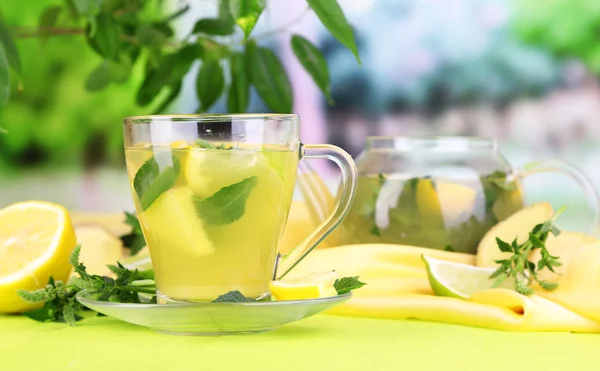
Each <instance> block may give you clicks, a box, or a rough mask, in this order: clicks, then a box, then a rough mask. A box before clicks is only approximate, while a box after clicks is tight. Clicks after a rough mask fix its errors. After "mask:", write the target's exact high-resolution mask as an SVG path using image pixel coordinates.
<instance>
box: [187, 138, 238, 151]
mask: <svg viewBox="0 0 600 371" xmlns="http://www.w3.org/2000/svg"><path fill="white" fill-rule="evenodd" d="M196 147H198V148H205V149H225V150H231V149H233V146H231V145H225V144H219V145H218V146H215V145H214V144H212V143H211V142H209V141H208V140H205V139H200V138H198V139H196Z"/></svg>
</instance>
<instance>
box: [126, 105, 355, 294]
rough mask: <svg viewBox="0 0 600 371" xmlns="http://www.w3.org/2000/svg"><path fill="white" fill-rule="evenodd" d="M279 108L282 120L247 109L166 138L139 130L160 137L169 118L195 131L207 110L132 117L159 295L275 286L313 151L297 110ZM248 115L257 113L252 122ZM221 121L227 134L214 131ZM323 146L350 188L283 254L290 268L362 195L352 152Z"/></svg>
mask: <svg viewBox="0 0 600 371" xmlns="http://www.w3.org/2000/svg"><path fill="white" fill-rule="evenodd" d="M274 116H276V117H279V119H274V120H273V123H269V122H266V120H267V118H269V117H271V116H268V115H267V116H257V117H254V116H247V117H246V120H244V122H242V123H240V124H239V125H238V123H237V122H236V121H235V120H231V121H225V122H223V121H222V120H223V119H222V118H221V117H220V116H218V117H219V118H221V120H217V121H214V117H213V116H210V117H209V118H208V119H207V121H206V122H205V123H204V127H205V128H206V127H208V129H205V130H206V131H205V132H204V133H202V134H204V135H200V134H201V133H198V134H196V137H195V138H192V139H187V140H185V139H179V138H172V139H175V140H167V141H164V140H161V141H160V142H159V141H158V140H150V141H144V140H137V139H148V137H150V138H149V139H153V138H154V134H153V125H152V123H153V122H154V123H156V121H158V124H159V125H161V129H162V128H164V127H165V125H170V126H171V127H172V129H182V128H183V129H187V131H188V132H189V129H190V126H191V128H192V129H193V130H196V127H195V126H196V125H198V123H197V121H198V120H199V118H202V117H204V116H186V118H189V120H190V121H191V122H188V121H187V120H185V119H184V120H183V122H179V121H178V120H176V118H178V116H148V117H141V118H132V119H127V120H126V121H125V137H126V147H125V156H126V160H127V169H128V173H129V179H130V182H131V188H132V190H133V198H134V203H135V206H136V210H137V213H138V216H139V220H140V224H141V227H142V230H143V232H144V237H145V239H146V242H147V245H148V248H149V250H150V255H151V259H152V265H153V267H154V273H155V280H156V287H157V297H158V301H159V303H169V302H195V301H212V300H214V299H216V298H217V297H219V296H220V295H223V294H225V293H228V292H230V291H235V290H237V291H240V292H241V293H242V294H243V295H244V296H246V297H251V298H258V297H261V296H264V295H265V294H268V287H269V282H270V281H271V280H272V279H273V277H274V276H275V273H276V272H275V262H276V260H277V259H276V258H277V254H278V246H279V243H280V241H281V238H282V235H283V230H284V227H285V223H286V221H287V217H288V213H289V210H290V205H291V202H292V196H293V192H294V186H295V182H296V172H297V168H298V161H299V159H300V158H301V157H302V156H305V157H307V158H310V157H311V155H310V154H307V155H304V153H303V152H304V149H303V148H302V146H301V145H300V143H299V141H298V139H297V130H295V128H296V126H297V124H298V122H297V118H296V117H295V116H293V115H274ZM227 117H231V116H227ZM164 120H166V121H167V122H164ZM200 121H202V120H200ZM247 121H251V122H252V121H255V123H254V125H253V126H248V124H247ZM286 122H287V125H286ZM261 126H262V128H261ZM271 126H272V127H271ZM219 129H220V130H224V131H225V132H226V133H225V135H224V134H223V132H221V133H219V134H218V135H215V134H213V133H214V132H216V131H217V130H219ZM255 129H260V134H261V135H262V136H263V137H262V138H258V139H257V140H256V142H252V141H236V140H235V138H232V137H234V136H235V133H236V132H238V133H239V132H240V131H242V132H243V134H244V135H243V136H244V137H245V133H249V134H252V133H253V131H254V130H255ZM284 129H285V130H284ZM289 129H292V130H289ZM173 131H177V130H172V131H171V132H173ZM182 131H184V130H182ZM156 136H157V137H158V135H156ZM164 136H165V135H164V134H163V135H161V136H160V139H164V138H163V137H164ZM169 136H172V135H167V137H169ZM182 136H184V135H182ZM223 136H225V137H227V140H222V139H223ZM265 136H270V137H274V139H269V140H267V139H265V138H264V137H265ZM188 137H189V134H188ZM277 137H280V140H277ZM210 139H212V140H210ZM215 139H217V140H215ZM218 139H220V140H218ZM273 142H275V143H273ZM307 147H309V146H307ZM314 148H315V149H314V151H315V152H316V155H315V156H314V157H318V158H330V157H331V158H334V157H335V160H336V162H337V163H339V164H340V166H341V167H342V168H343V169H344V174H345V180H344V182H343V183H344V184H345V190H344V191H343V192H342V194H343V197H342V201H341V202H340V205H339V206H338V208H337V210H336V212H335V213H334V215H332V216H331V217H330V218H329V221H328V223H326V224H325V225H324V226H322V227H321V229H320V230H318V231H316V232H315V233H313V234H312V235H311V236H309V238H307V240H306V241H305V243H303V244H302V245H301V246H300V247H299V248H297V249H295V250H293V251H292V253H291V254H290V256H289V259H288V258H287V257H283V259H282V260H281V267H280V268H281V269H282V270H279V273H282V274H283V275H285V274H286V273H287V271H289V269H291V268H292V267H293V266H294V265H295V264H296V263H297V262H299V261H300V260H301V259H302V258H303V257H304V256H305V255H306V254H307V253H308V252H309V251H310V250H312V249H313V248H314V247H315V246H316V245H317V244H318V243H319V242H320V241H321V240H322V239H323V238H325V237H326V236H327V234H329V233H330V232H331V231H332V230H333V228H335V227H337V225H339V223H340V222H341V220H342V219H343V217H344V216H345V215H346V213H347V212H348V209H349V206H350V203H351V199H352V197H353V192H354V187H355V180H356V174H355V173H354V170H355V169H354V167H353V166H354V164H353V163H352V162H351V159H349V156H348V157H346V156H347V154H345V152H343V151H341V150H340V149H337V148H336V147H333V146H314ZM307 149H308V148H307Z"/></svg>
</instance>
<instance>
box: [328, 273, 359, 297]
mask: <svg viewBox="0 0 600 371" xmlns="http://www.w3.org/2000/svg"><path fill="white" fill-rule="evenodd" d="M364 285H366V283H364V282H360V281H359V280H358V276H354V277H342V278H338V279H337V280H335V282H334V283H333V287H334V288H335V291H337V293H338V295H342V294H346V293H349V292H350V291H352V290H356V289H360V288H361V287H363V286H364Z"/></svg>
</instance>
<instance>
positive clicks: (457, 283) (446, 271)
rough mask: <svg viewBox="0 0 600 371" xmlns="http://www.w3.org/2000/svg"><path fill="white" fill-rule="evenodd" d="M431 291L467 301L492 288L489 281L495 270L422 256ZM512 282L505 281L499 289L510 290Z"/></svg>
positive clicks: (491, 283) (491, 281)
mask: <svg viewBox="0 0 600 371" xmlns="http://www.w3.org/2000/svg"><path fill="white" fill-rule="evenodd" d="M423 261H424V262H425V266H426V267H427V276H428V277H429V284H430V285H431V289H432V290H433V292H435V294H436V295H437V296H450V297H453V298H459V299H468V298H470V297H471V296H472V295H473V294H474V293H476V292H478V291H483V290H487V289H491V288H493V285H494V279H490V276H491V275H492V273H494V272H495V271H496V268H482V267H475V266H473V265H468V264H462V263H455V262H450V261H446V260H438V259H434V258H430V257H428V256H425V255H424V256H423ZM512 287H514V282H513V281H511V280H506V281H504V282H503V283H502V285H500V286H499V288H508V289H510V288H512Z"/></svg>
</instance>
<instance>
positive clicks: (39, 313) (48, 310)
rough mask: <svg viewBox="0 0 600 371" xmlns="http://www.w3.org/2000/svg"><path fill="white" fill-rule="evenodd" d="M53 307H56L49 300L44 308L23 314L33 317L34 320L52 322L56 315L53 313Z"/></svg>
mask: <svg viewBox="0 0 600 371" xmlns="http://www.w3.org/2000/svg"><path fill="white" fill-rule="evenodd" d="M53 309H54V308H53V305H52V304H51V302H47V303H46V304H44V306H43V307H42V308H40V309H35V310H30V311H27V312H24V313H23V315H24V316H25V317H27V318H31V319H32V320H34V321H38V322H50V321H54V320H55V316H53V315H52V313H53V312H52V310H53Z"/></svg>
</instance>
